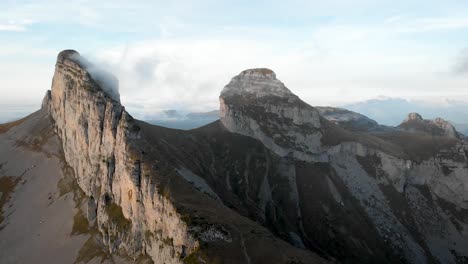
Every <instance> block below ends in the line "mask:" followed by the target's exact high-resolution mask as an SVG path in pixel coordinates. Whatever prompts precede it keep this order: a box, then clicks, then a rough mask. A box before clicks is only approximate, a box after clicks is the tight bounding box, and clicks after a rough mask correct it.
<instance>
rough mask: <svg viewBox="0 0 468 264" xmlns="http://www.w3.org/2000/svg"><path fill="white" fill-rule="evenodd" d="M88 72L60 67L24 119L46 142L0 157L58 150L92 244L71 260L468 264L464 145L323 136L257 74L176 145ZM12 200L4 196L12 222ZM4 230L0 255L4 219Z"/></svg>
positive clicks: (171, 134) (68, 60)
mask: <svg viewBox="0 0 468 264" xmlns="http://www.w3.org/2000/svg"><path fill="white" fill-rule="evenodd" d="M89 67H90V66H89V64H87V63H84V60H83V58H81V57H80V55H79V54H78V53H77V52H75V51H64V52H62V53H60V54H59V56H58V60H57V64H56V71H55V74H54V79H53V83H52V89H51V91H49V92H48V93H47V94H46V97H45V99H44V102H43V106H42V110H40V111H39V112H38V113H36V114H35V115H36V116H37V115H40V116H41V118H39V119H38V118H32V117H28V118H26V119H25V120H26V123H27V124H31V123H34V124H36V125H41V126H45V127H50V130H47V131H50V137H45V138H44V139H42V137H40V138H41V140H29V141H24V140H21V138H22V137H18V136H17V135H16V134H17V133H20V134H21V133H23V134H26V136H27V135H29V134H31V135H34V134H35V133H36V132H35V130H31V129H29V130H26V128H24V127H22V126H23V125H24V124H10V125H9V126H8V127H6V128H5V131H6V132H4V135H5V136H4V137H7V138H9V139H10V141H9V142H11V143H9V144H13V145H12V147H11V148H10V149H9V150H8V151H5V152H2V155H1V156H0V158H1V162H3V163H2V164H5V162H6V163H8V164H11V162H10V161H9V156H8V153H15V152H17V151H26V150H28V149H27V148H26V147H27V146H30V145H31V144H33V143H32V142H35V143H37V144H36V145H39V146H45V145H46V144H49V145H52V146H55V147H56V149H57V151H56V153H57V154H56V155H55V156H56V157H57V159H58V160H59V161H60V160H61V161H62V163H63V168H64V169H63V170H66V169H65V168H68V170H66V171H69V172H70V173H69V174H70V175H71V179H74V180H75V181H76V183H77V186H76V188H68V189H67V188H65V189H67V190H70V189H72V190H74V191H73V194H74V197H75V198H76V197H79V199H77V198H76V199H75V206H76V208H77V209H76V210H75V211H76V212H75V211H72V212H71V214H73V213H75V217H74V224H73V225H72V226H73V230H74V232H72V233H74V234H77V233H78V234H80V235H81V236H88V237H89V238H87V239H88V240H87V241H86V243H85V244H84V245H83V246H82V248H81V249H80V248H78V249H75V251H73V250H71V252H75V254H76V251H79V252H78V253H79V254H78V257H77V261H78V262H87V261H96V260H100V259H102V260H106V259H109V260H112V261H117V260H118V261H123V262H125V261H130V262H133V261H137V262H143V263H144V262H151V261H153V262H154V263H326V262H343V263H465V262H466V261H468V247H467V245H468V143H467V142H466V141H464V140H463V139H462V138H458V137H451V136H447V135H445V134H440V135H439V134H437V135H434V134H430V133H427V131H424V130H423V131H421V130H411V131H406V130H405V129H351V128H350V127H349V125H352V124H350V122H351V121H352V120H351V121H347V119H346V118H344V119H346V120H345V122H346V124H347V125H343V123H340V122H331V121H329V120H328V119H327V118H325V117H327V116H326V115H325V113H324V111H321V110H320V109H316V108H314V107H312V106H310V105H308V104H306V103H305V102H303V101H302V100H301V99H300V98H299V97H297V96H296V95H294V94H293V93H292V92H291V91H290V90H289V89H287V88H286V87H285V85H284V84H283V83H282V82H281V81H279V80H278V79H277V78H276V75H275V73H274V72H272V71H271V70H268V69H251V70H246V71H244V72H242V73H240V74H239V75H238V76H235V77H234V78H233V79H232V80H231V82H230V83H229V84H228V85H226V87H225V88H224V89H223V91H222V93H221V96H220V121H216V122H214V123H211V124H209V125H207V126H204V127H201V128H199V129H195V130H190V131H182V130H173V129H168V128H164V127H158V126H152V125H150V124H147V123H145V122H142V121H138V120H135V119H133V118H132V117H131V116H130V115H129V114H128V113H127V112H126V111H125V108H124V107H123V106H122V105H121V104H120V102H119V99H118V96H116V95H118V93H117V92H115V91H114V92H112V87H114V86H115V82H111V84H112V85H111V86H112V87H106V85H108V83H107V82H105V81H103V80H102V79H100V77H98V76H92V75H91V74H90V72H89ZM108 79H109V78H105V80H108ZM110 79H111V80H112V78H110ZM109 91H111V92H109ZM332 110H333V109H332ZM327 111H328V112H327V113H328V114H330V112H329V111H330V109H327ZM332 114H334V115H336V111H334V110H333V111H332ZM348 114H349V113H348ZM324 115H325V117H324ZM328 117H329V116H328ZM352 117H355V115H352ZM344 119H343V117H341V118H340V117H338V118H336V120H338V121H340V120H341V121H343V120H344ZM353 120H354V119H353ZM357 120H364V119H363V118H362V117H359V118H358V119H357ZM364 123H366V125H367V124H368V125H370V126H372V127H378V126H376V124H374V123H373V122H370V121H369V122H368V120H367V121H366V122H364ZM351 127H353V126H351ZM359 127H361V126H359ZM0 131H1V130H0ZM35 138H37V135H36V136H35ZM0 140H3V138H2V137H0ZM18 142H19V143H18ZM21 142H29V143H28V144H21ZM33 145H34V144H33ZM29 151H32V150H29ZM34 151H36V152H37V153H43V154H42V158H43V157H44V155H45V154H44V153H46V152H44V148H43V147H41V148H36V149H35V150H34ZM46 157H48V156H47V155H46ZM43 159H44V158H43ZM45 159H47V158H45ZM8 170H10V169H9V168H8ZM59 173H62V174H64V173H63V171H62V172H59ZM17 174H18V173H17ZM17 174H14V175H17ZM12 175H13V174H12ZM0 176H4V175H0ZM0 179H3V178H0ZM15 179H16V178H12V180H15ZM71 182H73V181H70V182H68V181H62V184H60V186H62V187H63V186H74V185H73V184H72V183H71ZM66 183H68V184H66ZM78 187H79V188H78ZM22 188H23V187H21V186H17V187H16V189H15V188H13V189H14V190H16V191H15V192H14V193H13V194H12V195H9V196H11V197H10V198H11V199H10V202H11V204H12V207H13V208H14V206H15V203H16V200H15V193H17V192H19V191H21V190H22ZM10 189H12V188H10ZM2 197H5V196H2ZM79 212H81V217H80V215H79ZM76 214H78V217H76ZM4 215H5V214H4ZM5 216H6V224H5V225H4V230H2V231H0V237H2V239H3V238H4V239H5V241H6V242H5V244H7V243H8V241H10V240H12V237H13V235H11V233H9V235H8V236H7V235H5V231H7V230H9V228H12V227H13V226H14V225H13V224H12V221H13V217H15V212H11V214H8V215H5ZM80 219H81V221H78V220H80ZM77 223H81V224H77ZM83 223H84V224H83ZM78 227H81V228H78ZM9 232H11V231H9ZM15 239H18V240H19V241H20V240H21V239H20V238H15ZM90 239H91V240H90ZM83 240H86V239H83ZM88 241H92V242H94V244H93V246H95V247H90V245H89V243H88ZM76 243H77V244H80V243H83V241H81V242H80V241H78V242H76ZM0 245H2V244H0ZM1 248H4V246H1ZM83 248H84V249H83ZM90 248H91V249H92V250H89V249H90ZM86 249H88V250H86ZM1 252H3V253H2V256H5V255H8V253H7V252H6V251H5V250H4V251H0V253H1ZM90 252H91V253H90ZM96 252H97V253H96ZM86 253H87V254H86ZM51 254H52V253H51ZM109 256H110V257H109ZM112 256H120V259H117V258H112ZM118 261H117V262H118ZM10 263H14V261H10ZM48 263H49V262H48ZM57 263H63V261H58V262H57Z"/></svg>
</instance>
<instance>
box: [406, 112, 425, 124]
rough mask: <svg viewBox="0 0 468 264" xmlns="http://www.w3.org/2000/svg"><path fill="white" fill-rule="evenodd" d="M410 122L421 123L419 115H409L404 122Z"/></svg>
mask: <svg viewBox="0 0 468 264" xmlns="http://www.w3.org/2000/svg"><path fill="white" fill-rule="evenodd" d="M410 120H417V121H422V120H423V118H422V116H421V115H420V114H418V113H409V114H408V117H407V118H406V120H405V122H407V121H410Z"/></svg>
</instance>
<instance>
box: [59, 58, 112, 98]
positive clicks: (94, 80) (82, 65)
mask: <svg viewBox="0 0 468 264" xmlns="http://www.w3.org/2000/svg"><path fill="white" fill-rule="evenodd" d="M56 69H57V71H60V72H62V73H66V75H67V76H68V77H67V80H68V81H73V82H74V81H76V82H78V83H77V84H79V85H75V87H80V88H84V89H85V90H86V91H88V92H100V93H102V94H103V95H104V96H106V97H108V98H110V99H112V100H114V101H116V102H120V94H119V81H118V79H117V78H116V77H115V76H114V75H112V74H111V73H109V72H107V71H106V70H104V69H103V68H101V67H99V65H96V64H94V63H92V62H91V61H89V60H87V59H86V58H84V57H83V56H81V55H80V53H79V52H77V51H75V50H64V51H62V52H60V53H59V54H58V56H57V63H56Z"/></svg>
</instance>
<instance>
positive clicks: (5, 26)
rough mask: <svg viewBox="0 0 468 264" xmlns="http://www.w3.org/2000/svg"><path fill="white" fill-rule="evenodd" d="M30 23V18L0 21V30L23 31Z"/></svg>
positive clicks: (31, 22)
mask: <svg viewBox="0 0 468 264" xmlns="http://www.w3.org/2000/svg"><path fill="white" fill-rule="evenodd" d="M32 24H33V21H32V20H21V21H8V22H7V23H1V22H0V31H11V32H24V31H27V29H28V26H29V25H32Z"/></svg>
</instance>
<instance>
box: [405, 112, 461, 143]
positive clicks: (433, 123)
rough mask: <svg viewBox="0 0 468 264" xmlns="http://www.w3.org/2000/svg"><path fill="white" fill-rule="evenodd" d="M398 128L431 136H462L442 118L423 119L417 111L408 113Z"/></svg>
mask: <svg viewBox="0 0 468 264" xmlns="http://www.w3.org/2000/svg"><path fill="white" fill-rule="evenodd" d="M398 127H399V128H400V129H403V130H406V131H408V132H421V133H426V134H430V135H433V136H442V137H449V138H462V135H461V134H460V133H458V131H457V130H456V129H455V127H454V126H453V125H452V124H450V122H448V121H447V120H445V119H443V118H440V117H438V118H435V119H434V120H429V119H424V118H423V117H422V116H421V115H420V114H418V113H409V114H408V117H407V118H406V119H405V120H404V121H403V122H402V123H401V124H400V125H399V126H398Z"/></svg>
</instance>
